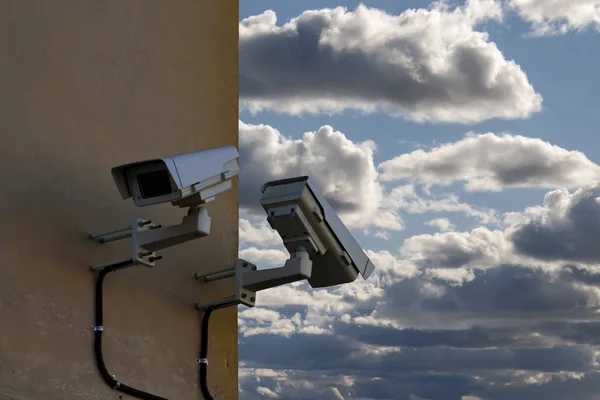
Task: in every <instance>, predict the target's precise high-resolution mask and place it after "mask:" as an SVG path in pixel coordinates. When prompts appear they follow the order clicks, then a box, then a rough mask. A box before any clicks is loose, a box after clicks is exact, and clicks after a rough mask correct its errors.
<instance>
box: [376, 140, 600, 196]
mask: <svg viewBox="0 0 600 400" xmlns="http://www.w3.org/2000/svg"><path fill="white" fill-rule="evenodd" d="M378 168H379V169H380V170H381V172H382V173H381V176H380V179H381V180H382V181H394V180H402V179H407V180H414V181H419V182H422V183H424V184H427V185H450V184H452V183H454V182H464V184H465V185H464V187H465V189H466V190H469V191H499V190H502V189H504V188H509V187H538V188H551V189H554V188H559V187H566V188H575V187H580V186H583V185H585V184H587V183H588V182H589V181H591V180H594V179H599V178H600V166H598V165H597V164H595V163H593V162H592V161H590V160H589V159H588V158H587V157H586V156H585V155H584V154H583V153H581V152H579V151H569V150H565V149H563V148H561V147H558V146H555V145H552V144H550V143H548V142H545V141H543V140H541V139H534V138H528V137H524V136H519V135H510V134H504V135H500V136H499V135H496V134H494V133H486V134H480V135H476V134H468V135H467V136H466V137H465V138H463V139H462V140H460V141H458V142H455V143H448V144H444V145H441V146H439V147H436V148H434V149H431V150H429V151H424V150H415V151H413V152H411V153H407V154H402V155H400V156H398V157H395V158H393V159H391V160H388V161H385V162H383V163H381V164H380V165H379V167H378Z"/></svg>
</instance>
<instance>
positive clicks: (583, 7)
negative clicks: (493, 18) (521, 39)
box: [509, 0, 600, 36]
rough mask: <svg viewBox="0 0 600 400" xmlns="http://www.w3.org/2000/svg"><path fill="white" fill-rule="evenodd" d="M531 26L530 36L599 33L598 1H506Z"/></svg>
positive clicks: (599, 0)
mask: <svg viewBox="0 0 600 400" xmlns="http://www.w3.org/2000/svg"><path fill="white" fill-rule="evenodd" d="M509 5H510V7H511V8H512V9H514V10H516V11H517V12H518V14H519V15H520V16H521V18H523V19H524V20H526V21H528V22H530V23H531V25H532V28H533V34H534V35H540V36H542V35H556V34H564V33H567V32H568V31H580V30H583V29H585V28H588V27H590V28H595V29H596V30H598V31H600V0H510V1H509Z"/></svg>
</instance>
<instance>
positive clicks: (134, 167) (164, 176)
mask: <svg viewBox="0 0 600 400" xmlns="http://www.w3.org/2000/svg"><path fill="white" fill-rule="evenodd" d="M238 157H239V154H238V151H237V149H236V148H235V146H223V147H215V148H211V149H206V150H201V151H196V152H193V153H184V154H178V155H174V156H170V157H163V158H156V159H151V160H145V161H137V162H133V163H129V164H123V165H119V166H117V167H114V168H112V170H111V173H112V176H113V178H114V180H115V183H116V185H117V188H118V189H119V193H120V194H121V197H122V198H123V199H124V200H125V199H128V198H133V202H134V203H135V205H137V206H139V207H145V206H149V205H154V204H160V203H166V202H171V203H172V204H173V205H176V206H179V207H192V206H195V205H200V204H204V203H207V202H209V201H211V200H213V199H214V197H215V196H216V195H217V194H219V193H221V192H223V191H225V190H228V189H230V188H231V178H232V177H234V176H235V175H238V174H239V165H238V163H237V158H238Z"/></svg>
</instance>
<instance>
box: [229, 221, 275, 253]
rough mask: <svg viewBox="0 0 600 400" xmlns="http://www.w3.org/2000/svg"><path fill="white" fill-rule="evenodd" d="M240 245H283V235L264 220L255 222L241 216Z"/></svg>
mask: <svg viewBox="0 0 600 400" xmlns="http://www.w3.org/2000/svg"><path fill="white" fill-rule="evenodd" d="M239 232H240V245H256V246H261V247H271V246H277V245H281V244H282V241H281V237H280V236H279V234H278V233H277V231H275V230H274V229H272V228H271V227H270V226H269V224H268V223H267V222H266V221H264V220H262V221H260V222H258V223H256V224H253V223H252V222H250V221H249V220H247V219H245V218H240V224H239Z"/></svg>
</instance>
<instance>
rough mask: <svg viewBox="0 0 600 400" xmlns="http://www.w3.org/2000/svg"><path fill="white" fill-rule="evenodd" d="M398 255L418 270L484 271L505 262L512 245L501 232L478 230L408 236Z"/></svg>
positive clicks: (481, 228) (485, 229)
mask: <svg viewBox="0 0 600 400" xmlns="http://www.w3.org/2000/svg"><path fill="white" fill-rule="evenodd" d="M401 252H402V255H403V258H404V259H407V260H410V261H411V262H413V263H415V264H416V265H418V266H419V267H421V268H460V267H477V268H481V269H484V268H487V267H494V266H497V265H499V264H501V263H503V262H507V261H509V260H510V258H509V257H510V256H511V254H512V246H511V243H510V242H509V241H508V240H507V239H506V238H505V236H504V232H503V231H500V230H494V231H491V230H489V229H487V228H485V227H479V228H476V229H474V230H473V231H471V232H445V233H436V234H433V235H428V234H423V235H416V236H411V237H409V238H407V239H406V240H405V241H404V243H403V245H402V250H401Z"/></svg>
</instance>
